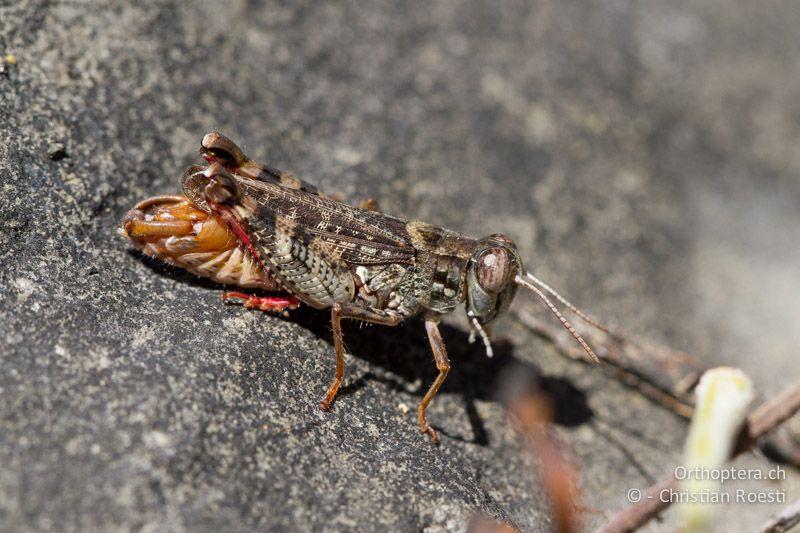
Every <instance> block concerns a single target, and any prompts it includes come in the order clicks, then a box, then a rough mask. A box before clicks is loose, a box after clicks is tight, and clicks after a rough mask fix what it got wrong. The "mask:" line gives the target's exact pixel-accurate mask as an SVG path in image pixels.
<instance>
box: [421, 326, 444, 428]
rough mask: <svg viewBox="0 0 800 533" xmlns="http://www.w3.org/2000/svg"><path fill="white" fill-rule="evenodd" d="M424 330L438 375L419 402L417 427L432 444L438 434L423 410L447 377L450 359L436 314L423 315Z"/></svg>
mask: <svg viewBox="0 0 800 533" xmlns="http://www.w3.org/2000/svg"><path fill="white" fill-rule="evenodd" d="M425 330H426V331H427V332H428V340H429V341H430V343H431V350H432V351H433V359H434V360H435V361H436V368H438V369H439V375H438V376H436V380H435V381H434V382H433V385H431V387H430V388H429V389H428V392H427V394H425V397H424V398H422V401H421V402H419V427H420V429H421V430H422V432H423V433H427V434H428V435H430V437H431V440H432V441H433V443H434V444H439V434H438V433H437V432H436V430H435V429H433V428H432V427H431V426H430V424H428V419H427V417H426V416H425V410H426V409H427V408H428V405H429V404H430V403H431V401H432V400H433V398H434V396H436V393H437V392H439V387H441V386H442V383H444V380H445V378H447V373H448V372H450V360H449V359H448V358H447V350H446V349H445V347H444V341H443V340H442V335H441V333H439V316H438V315H429V316H427V317H425Z"/></svg>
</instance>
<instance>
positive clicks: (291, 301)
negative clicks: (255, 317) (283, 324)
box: [222, 291, 300, 313]
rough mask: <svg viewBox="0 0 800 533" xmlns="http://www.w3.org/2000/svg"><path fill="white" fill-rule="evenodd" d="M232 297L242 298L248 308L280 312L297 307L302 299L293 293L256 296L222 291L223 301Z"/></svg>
mask: <svg viewBox="0 0 800 533" xmlns="http://www.w3.org/2000/svg"><path fill="white" fill-rule="evenodd" d="M230 299H234V300H241V301H242V305H244V306H245V307H246V308H247V309H260V310H261V311H268V312H275V313H280V312H282V311H286V310H287V309H297V307H298V306H299V305H300V301H299V300H298V299H297V298H295V297H294V295H293V294H289V295H286V296H255V295H252V294H245V293H243V292H236V291H225V292H223V293H222V301H223V302H227V301H228V300H230Z"/></svg>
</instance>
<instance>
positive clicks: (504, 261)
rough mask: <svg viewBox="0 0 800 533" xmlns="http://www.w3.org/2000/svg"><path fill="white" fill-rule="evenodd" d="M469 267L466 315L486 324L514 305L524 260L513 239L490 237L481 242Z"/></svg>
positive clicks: (499, 236)
mask: <svg viewBox="0 0 800 533" xmlns="http://www.w3.org/2000/svg"><path fill="white" fill-rule="evenodd" d="M467 268H468V270H467V314H468V315H469V316H470V318H471V319H472V318H474V319H476V320H477V321H478V322H479V323H480V324H481V325H484V324H487V323H489V322H491V321H492V320H494V319H495V318H496V317H497V315H499V314H500V313H502V312H503V311H505V310H506V309H508V306H509V305H511V300H513V299H514V294H515V293H516V291H517V285H516V284H515V283H514V277H515V276H516V275H517V274H518V273H520V272H522V261H521V260H520V258H519V254H518V253H517V247H516V246H515V245H514V243H513V242H512V241H511V239H509V238H508V237H506V236H505V235H499V234H498V235H490V236H489V237H486V238H485V239H482V240H481V241H480V243H479V244H478V246H477V247H476V249H475V253H473V254H472V259H471V260H470V262H469V266H468V267H467Z"/></svg>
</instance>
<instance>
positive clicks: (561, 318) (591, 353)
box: [514, 272, 608, 363]
mask: <svg viewBox="0 0 800 533" xmlns="http://www.w3.org/2000/svg"><path fill="white" fill-rule="evenodd" d="M525 275H526V276H530V277H531V278H533V276H531V275H530V274H528V273H527V272H526V273H525ZM533 279H536V278H533ZM514 282H515V283H516V284H517V285H521V286H523V287H525V288H526V289H529V290H531V291H533V292H535V293H536V295H537V296H538V297H539V298H541V299H542V301H543V302H544V303H545V305H547V307H548V308H549V309H550V311H551V312H552V313H553V314H554V315H556V318H557V319H558V320H559V322H561V325H562V326H564V329H566V330H567V331H569V333H570V335H572V336H573V337H574V338H575V340H576V341H578V344H580V345H581V347H583V349H584V351H586V353H587V355H588V356H589V359H590V360H592V361H593V362H595V363H599V362H600V358H599V357H597V354H595V353H594V351H592V348H591V346H589V344H587V342H586V341H585V340H583V337H581V336H580V334H579V333H578V332H577V331H575V328H574V327H573V326H572V324H570V323H569V320H567V319H566V318H564V315H562V314H561V312H560V311H559V310H558V308H556V306H555V305H553V302H551V301H550V299H549V298H548V297H547V296H546V295H545V294H544V293H543V292H542V291H541V290H540V289H539V288H538V287H536V286H535V285H533V284H531V283H529V282H528V281H526V280H525V278H523V277H522V276H520V275H519V274H517V275H516V276H514ZM536 283H537V284H541V285H544V284H543V283H542V282H539V281H538V280H536ZM544 287H545V290H546V291H547V292H549V293H550V294H552V295H553V296H554V297H556V299H558V301H559V302H561V303H563V304H564V305H565V306H567V308H568V309H570V310H573V309H574V310H575V311H578V309H577V308H576V307H575V306H574V305H572V304H571V303H569V302H567V301H566V300H564V299H563V298H562V297H561V296H560V295H559V294H558V293H557V292H555V291H554V290H553V289H551V288H550V287H548V286H547V285H544ZM578 313H580V314H578V316H579V317H581V319H583V320H585V321H586V322H588V323H589V324H592V325H593V326H595V327H597V328H599V329H601V330H603V331H608V330H607V329H606V328H604V327H602V326H600V325H598V324H597V323H595V322H594V321H592V320H591V319H589V318H588V317H587V316H586V315H584V314H583V313H581V312H580V311H578Z"/></svg>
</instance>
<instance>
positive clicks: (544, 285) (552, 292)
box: [525, 272, 610, 333]
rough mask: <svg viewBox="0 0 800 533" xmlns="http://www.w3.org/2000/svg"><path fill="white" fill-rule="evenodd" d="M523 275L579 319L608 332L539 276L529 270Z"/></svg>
mask: <svg viewBox="0 0 800 533" xmlns="http://www.w3.org/2000/svg"><path fill="white" fill-rule="evenodd" d="M525 277H526V278H528V281H530V282H532V283H535V284H536V285H538V286H539V287H541V288H542V289H544V290H545V292H547V293H548V294H550V295H551V296H552V297H553V298H555V299H556V300H558V301H559V302H561V303H562V304H563V305H564V307H566V308H567V309H569V310H570V311H572V312H573V313H575V314H576V315H577V316H578V318H580V319H581V320H583V321H584V322H586V323H587V324H590V325H592V326H594V327H596V328H597V329H599V330H600V331H602V332H604V333H610V331H608V328H607V327H606V326H604V325H603V324H601V323H600V322H598V321H597V320H595V319H593V318H592V317H590V316H588V315H587V314H586V313H584V312H583V311H581V310H580V309H578V308H577V307H575V306H574V305H572V304H571V303H570V302H568V301H567V299H566V298H564V297H563V296H561V295H560V294H558V292H556V290H555V289H554V288H553V287H551V286H550V285H548V284H547V283H545V282H544V281H542V280H540V279H539V278H537V277H536V276H534V275H533V274H531V273H530V272H525Z"/></svg>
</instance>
